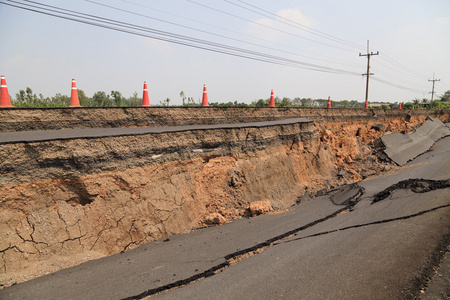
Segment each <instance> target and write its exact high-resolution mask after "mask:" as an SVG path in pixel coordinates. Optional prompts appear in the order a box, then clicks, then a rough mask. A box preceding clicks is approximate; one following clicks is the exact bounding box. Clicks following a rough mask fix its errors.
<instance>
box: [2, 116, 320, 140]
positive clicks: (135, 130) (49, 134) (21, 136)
mask: <svg viewBox="0 0 450 300" xmlns="http://www.w3.org/2000/svg"><path fill="white" fill-rule="evenodd" d="M311 122H312V120H309V119H307V118H289V119H283V120H274V121H262V122H248V123H232V124H210V125H184V126H166V127H130V128H76V129H60V130H37V131H14V132H0V144H10V143H23V142H27V143H30V142H43V141H53V140H69V139H79V138H102V137H113V136H127V135H142V134H158V133H169V132H182V131H192V130H215V129H239V128H260V127H269V126H279V125H292V124H298V123H311Z"/></svg>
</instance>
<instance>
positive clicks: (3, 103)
mask: <svg viewBox="0 0 450 300" xmlns="http://www.w3.org/2000/svg"><path fill="white" fill-rule="evenodd" d="M0 107H13V106H12V105H11V99H10V98H9V93H8V87H7V86H6V79H5V76H3V75H2V79H1V82H0Z"/></svg>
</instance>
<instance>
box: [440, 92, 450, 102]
mask: <svg viewBox="0 0 450 300" xmlns="http://www.w3.org/2000/svg"><path fill="white" fill-rule="evenodd" d="M440 98H441V99H440V100H441V101H450V90H448V91H446V92H445V93H444V94H442V96H441V97H440Z"/></svg>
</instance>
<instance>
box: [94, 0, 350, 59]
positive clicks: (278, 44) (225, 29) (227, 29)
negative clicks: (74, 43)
mask: <svg viewBox="0 0 450 300" xmlns="http://www.w3.org/2000/svg"><path fill="white" fill-rule="evenodd" d="M86 1H87V0H86ZM120 1H123V2H126V3H130V4H133V5H136V6H140V7H144V8H147V9H150V10H153V11H157V12H162V13H164V14H168V15H171V16H175V17H178V18H181V19H185V20H188V21H191V22H195V23H199V24H202V25H206V26H210V27H213V28H217V29H220V30H224V31H228V32H232V33H235V34H238V35H241V36H245V37H247V38H252V39H255V40H259V41H263V42H265V43H270V44H275V45H277V46H283V48H290V49H293V50H296V51H302V52H307V53H311V51H308V50H304V49H299V48H296V47H292V46H291V45H287V44H280V43H278V42H273V41H270V40H267V39H262V38H259V37H255V36H252V35H249V34H245V33H242V32H238V31H235V30H231V29H229V28H224V27H220V26H217V25H213V24H210V23H206V22H202V21H200V20H197V19H192V18H187V17H185V16H180V15H177V14H174V13H171V12H167V11H164V10H161V9H157V8H154V7H150V6H148V5H143V4H140V3H136V2H133V1H129V0H120ZM270 49H272V48H270ZM277 51H280V52H285V53H288V54H293V55H297V56H302V57H306V58H311V59H315V60H321V61H326V62H332V63H335V64H342V65H347V66H354V67H357V66H358V65H357V64H354V63H350V62H343V61H342V62H337V61H329V60H325V59H320V58H316V57H312V56H307V55H301V54H298V53H295V54H294V53H292V52H287V51H283V50H277ZM313 54H314V55H316V56H318V57H324V58H327V59H328V58H329V57H327V56H324V55H319V54H317V53H313Z"/></svg>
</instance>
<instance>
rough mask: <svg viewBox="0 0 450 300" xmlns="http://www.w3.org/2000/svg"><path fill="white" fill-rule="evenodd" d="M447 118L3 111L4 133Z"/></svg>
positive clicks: (190, 110)
mask: <svg viewBox="0 0 450 300" xmlns="http://www.w3.org/2000/svg"><path fill="white" fill-rule="evenodd" d="M445 115H447V117H448V115H449V113H448V111H444V110H440V111H437V110H436V111H430V110H409V111H407V110H398V109H393V110H382V109H378V110H372V109H320V108H278V107H264V108H250V107H249V108H235V107H220V108H218V107H134V108H124V107H117V108H68V107H67V108H47V109H45V108H20V109H16V108H7V109H5V108H3V109H2V108H0V132H1V131H22V130H50V129H67V128H92V127H144V126H179V125H195V124H226V123H242V122H257V121H268V120H279V119H286V118H296V117H306V118H308V119H311V120H313V121H314V122H316V124H319V123H320V124H323V123H329V122H342V121H344V122H349V121H367V120H376V119H383V118H409V117H411V116H413V117H414V116H445Z"/></svg>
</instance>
